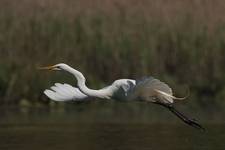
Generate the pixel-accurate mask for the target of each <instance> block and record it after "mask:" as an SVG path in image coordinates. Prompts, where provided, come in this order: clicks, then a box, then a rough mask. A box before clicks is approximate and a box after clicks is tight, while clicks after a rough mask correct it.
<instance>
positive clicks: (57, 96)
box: [44, 83, 88, 101]
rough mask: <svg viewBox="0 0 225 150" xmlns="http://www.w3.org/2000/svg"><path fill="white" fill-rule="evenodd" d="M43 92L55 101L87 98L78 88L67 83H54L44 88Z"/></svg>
mask: <svg viewBox="0 0 225 150" xmlns="http://www.w3.org/2000/svg"><path fill="white" fill-rule="evenodd" d="M44 94H45V95H46V96H48V97H49V98H50V99H52V100H55V101H70V100H74V101H81V100H85V99H86V98H88V96H87V95H85V94H83V93H82V92H81V91H80V90H79V89H78V88H75V87H73V86H71V85H69V84H61V83H55V85H54V86H52V87H50V89H46V90H45V91H44Z"/></svg>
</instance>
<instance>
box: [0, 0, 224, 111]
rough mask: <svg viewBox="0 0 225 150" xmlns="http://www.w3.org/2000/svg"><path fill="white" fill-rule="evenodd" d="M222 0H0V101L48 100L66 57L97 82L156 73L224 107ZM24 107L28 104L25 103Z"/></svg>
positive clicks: (179, 89)
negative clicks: (53, 68)
mask: <svg viewBox="0 0 225 150" xmlns="http://www.w3.org/2000/svg"><path fill="white" fill-rule="evenodd" d="M224 6H225V2H223V1H219V0H215V1H213V0H207V1H195V0H192V1H189V0H185V1H179V0H175V1H173V2H169V1H166V0H159V1H154V0H140V1H134V0H130V1H129V0H125V1H119V0H112V1H104V0H98V1H95V2H94V1H91V0H82V1H81V0H80V1H72V0H70V1H60V0H56V1H54V2H53V1H51V0H46V1H37V0H31V1H26V0H22V1H20V2H18V1H16V0H12V1H6V0H1V1H0V104H7V105H11V104H20V103H22V104H24V103H25V104H26V101H28V102H29V103H30V104H39V103H42V104H48V105H50V104H51V103H50V102H49V100H48V99H47V98H46V97H45V96H44V95H43V94H42V91H43V90H44V89H45V88H48V87H49V86H50V85H51V84H53V83H54V82H70V83H72V84H73V82H74V84H76V81H75V80H74V79H73V77H72V76H69V75H65V74H64V73H52V72H42V71H39V70H37V69H36V67H38V66H45V65H48V64H55V63H61V62H64V63H67V64H69V65H71V66H73V67H74V68H76V69H78V70H80V71H81V72H83V73H84V75H85V76H86V78H87V80H88V86H90V87H92V88H100V87H103V86H104V85H107V84H110V83H112V82H113V80H115V79H118V78H134V79H136V78H140V77H142V76H155V77H156V78H159V79H161V80H163V81H165V82H166V83H168V84H169V85H171V87H172V88H173V89H174V93H175V95H177V96H182V95H184V94H185V92H186V89H187V87H189V88H190V91H191V95H190V97H189V100H190V103H191V105H192V106H193V107H194V106H198V107H202V108H207V109H213V108H212V106H211V104H213V107H215V108H218V107H221V106H224V105H225V100H224V99H225V16H224V15H223V14H224V13H225V9H224ZM26 105H28V104H26Z"/></svg>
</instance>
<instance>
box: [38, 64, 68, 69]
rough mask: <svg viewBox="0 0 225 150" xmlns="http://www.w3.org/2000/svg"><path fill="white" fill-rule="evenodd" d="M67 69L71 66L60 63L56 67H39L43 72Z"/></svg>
mask: <svg viewBox="0 0 225 150" xmlns="http://www.w3.org/2000/svg"><path fill="white" fill-rule="evenodd" d="M67 68H69V66H68V65H67V64H64V63H59V64H56V65H51V66H46V67H39V68H38V69H41V70H66V69H67Z"/></svg>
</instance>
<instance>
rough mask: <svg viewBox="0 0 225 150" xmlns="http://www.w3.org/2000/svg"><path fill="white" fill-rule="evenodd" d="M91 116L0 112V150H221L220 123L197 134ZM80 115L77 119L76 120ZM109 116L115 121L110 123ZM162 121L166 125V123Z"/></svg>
mask: <svg viewBox="0 0 225 150" xmlns="http://www.w3.org/2000/svg"><path fill="white" fill-rule="evenodd" d="M97 112H98V111H97ZM97 112H95V113H93V112H89V113H87V112H82V111H81V112H80V113H79V112H78V111H75V112H74V111H71V112H67V113H65V112H64V111H63V110H60V109H59V110H57V111H55V112H53V113H51V111H49V110H48V109H33V110H20V109H18V110H17V109H14V111H12V110H9V109H7V111H6V110H5V111H2V110H1V118H2V119H1V120H0V149H2V150H7V149H9V150H14V149H16V150H31V149H32V150H62V149H65V150H70V149H71V150H72V149H73V150H75V149H78V150H82V149H85V150H86V149H87V150H90V149H91V150H126V149H129V150H164V149H165V150H176V149H179V150H183V149H184V150H190V149H194V150H212V149H214V150H224V149H225V143H224V140H225V124H223V123H213V122H212V123H209V122H208V123H204V126H205V128H206V129H207V131H206V132H202V131H199V130H195V129H193V128H191V127H189V126H186V125H185V124H183V123H182V122H179V121H177V120H176V118H173V116H167V115H166V116H164V117H162V118H163V119H164V120H166V121H153V122H151V121H146V120H145V121H143V120H142V121H134V120H138V117H137V118H135V119H132V118H130V121H129V119H127V120H123V119H125V118H129V116H127V115H125V114H123V113H121V112H120V113H121V114H117V113H116V114H114V115H112V114H110V113H108V114H107V113H106V114H105V115H103V116H101V115H99V114H98V113H103V112H101V111H100V112H98V113H97ZM96 113H97V114H96ZM82 115H83V117H78V116H82ZM163 115H165V114H162V116H163ZM88 116H89V118H88ZM97 116H99V117H97ZM112 116H114V117H115V118H114V119H113V118H110V117H112ZM93 117H95V118H93ZM107 117H109V118H107ZM170 117H171V118H172V119H170ZM84 118H88V119H86V120H85V119H84ZM99 118H101V119H99ZM168 118H169V120H171V122H168ZM140 120H141V117H140Z"/></svg>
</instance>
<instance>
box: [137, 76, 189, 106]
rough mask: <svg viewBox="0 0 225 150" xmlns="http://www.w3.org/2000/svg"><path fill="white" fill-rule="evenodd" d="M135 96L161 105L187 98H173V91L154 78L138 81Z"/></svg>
mask: <svg viewBox="0 0 225 150" xmlns="http://www.w3.org/2000/svg"><path fill="white" fill-rule="evenodd" d="M134 94H135V95H136V96H138V97H139V98H141V99H143V100H146V101H151V102H161V103H173V99H185V98H186V97H184V98H177V97H175V96H173V92H172V89H171V88H170V87H169V86H168V85H167V84H166V83H164V82H162V81H160V80H158V79H155V78H154V77H147V78H143V79H140V80H137V81H136V86H135V89H134Z"/></svg>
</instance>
